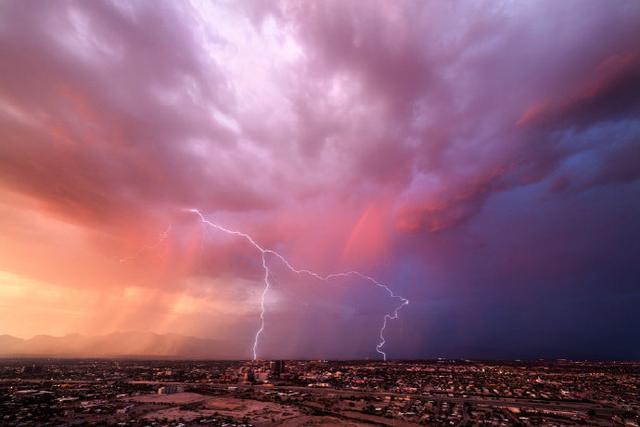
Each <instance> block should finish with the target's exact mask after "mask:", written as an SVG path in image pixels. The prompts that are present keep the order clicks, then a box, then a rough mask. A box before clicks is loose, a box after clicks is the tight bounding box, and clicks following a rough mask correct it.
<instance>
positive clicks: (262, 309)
mask: <svg viewBox="0 0 640 427" xmlns="http://www.w3.org/2000/svg"><path fill="white" fill-rule="evenodd" d="M185 210H186V211H187V212H192V213H195V214H196V215H198V217H199V218H200V221H201V222H202V223H203V224H205V225H208V226H210V227H212V228H214V229H216V230H218V231H221V232H224V233H227V234H230V235H234V236H239V237H242V238H244V239H245V240H247V241H248V242H249V243H250V244H251V245H252V246H253V247H254V248H256V249H257V250H258V251H259V252H260V254H261V256H262V268H263V269H264V288H263V290H262V296H261V299H260V327H259V328H258V330H257V331H256V334H255V337H254V340H253V347H252V351H253V360H256V359H257V358H258V343H259V341H260V336H261V335H262V333H263V332H264V328H265V320H264V314H265V309H266V307H265V299H266V296H267V293H268V292H269V288H270V287H271V283H270V282H269V276H270V271H269V266H268V263H267V254H269V255H273V256H275V257H277V258H278V259H280V261H282V263H283V264H284V265H285V267H287V268H288V269H289V270H290V271H292V272H293V273H295V274H305V275H308V276H311V277H313V278H315V279H317V280H321V281H323V282H328V281H330V280H331V279H335V278H339V277H349V276H356V277H359V278H361V279H363V280H365V281H368V282H370V283H372V284H374V285H376V286H377V287H379V288H382V289H384V290H385V291H386V292H387V293H388V294H389V296H390V297H391V298H393V299H397V300H400V304H398V305H397V306H396V307H395V309H394V310H393V312H392V313H387V314H385V315H384V318H383V320H382V326H381V327H380V332H379V334H378V336H379V338H380V341H379V342H378V344H377V345H376V352H378V353H379V354H381V355H382V358H383V360H385V361H386V360H387V353H385V352H384V351H383V350H382V348H383V347H384V345H385V343H386V340H385V337H384V331H385V329H386V327H387V322H388V321H389V320H395V319H397V318H398V312H399V311H400V309H401V308H402V307H404V306H405V305H407V304H409V300H408V299H406V298H404V297H401V296H400V295H396V294H395V293H394V292H393V291H392V290H391V288H389V287H388V286H387V285H385V284H383V283H380V282H379V281H377V280H376V279H374V278H373V277H371V276H367V275H366V274H363V273H360V272H359V271H347V272H342V273H331V274H328V275H325V276H323V275H321V274H318V273H316V272H314V271H311V270H307V269H297V268H295V267H294V266H293V265H292V264H291V263H290V262H289V261H288V260H287V259H286V258H285V257H284V256H283V255H281V254H280V253H279V252H276V251H274V250H272V249H268V248H264V247H262V246H261V245H260V244H258V243H257V242H256V241H255V240H254V239H253V238H252V237H251V236H250V235H248V234H246V233H242V232H240V231H236V230H231V229H228V228H226V227H223V226H221V225H219V224H216V223H213V222H211V221H209V220H208V219H207V218H205V216H204V215H203V214H202V213H201V212H200V211H199V210H198V209H194V208H190V209H185Z"/></svg>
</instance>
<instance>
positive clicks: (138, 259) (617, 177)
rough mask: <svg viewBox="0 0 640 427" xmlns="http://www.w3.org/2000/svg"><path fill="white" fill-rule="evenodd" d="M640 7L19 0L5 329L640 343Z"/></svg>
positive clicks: (0, 26)
mask: <svg viewBox="0 0 640 427" xmlns="http://www.w3.org/2000/svg"><path fill="white" fill-rule="evenodd" d="M639 22H640V3H638V2H635V1H597V0H588V1H570V0H566V1H536V2H507V1H504V2H503V1H488V2H471V1H461V2H445V1H415V2H414V1H364V0H363V1H355V0H353V1H299V2H298V1H272V2H267V1H242V2H226V1H221V2H206V1H192V2H186V1H185V2H177V1H175V2H174V1H166V2H165V1H153V2H152V1H138V2H124V1H84V2H80V1H77V2H76V1H3V2H0V334H3V335H6V336H2V337H0V354H1V355H14V356H15V355H18V356H19V355H31V356H33V355H57V356H65V355H66V356H115V355H131V356H136V355H137V356H143V355H146V356H163V357H170V356H175V357H181V358H224V359H243V360H244V359H252V358H254V357H255V358H257V359H308V358H313V359H376V360H382V356H383V353H382V352H381V350H382V351H384V354H385V355H386V356H388V358H389V359H433V358H437V357H444V358H468V359H501V360H505V359H523V360H531V359H537V358H547V359H557V358H567V359H591V360H603V359H604V360H634V359H635V360H637V359H639V358H640V340H638V339H637V338H638V336H637V335H638V333H637V331H638V327H639V326H640V311H639V310H638V309H637V307H639V306H640V262H639V255H640V243H639V242H640V223H639V222H638V218H640V182H639V181H638V178H640V121H639V117H640V25H638V23H639ZM206 221H210V222H211V223H213V224H216V225H217V226H219V227H223V228H224V229H226V230H231V231H234V232H237V233H243V234H242V235H240V234H237V233H236V234H233V233H229V232H225V231H224V230H221V229H220V228H216V227H213V226H211V225H210V224H207V223H206ZM247 236H249V237H250V239H252V241H253V243H252V241H250V240H249V238H247ZM265 250H269V251H274V252H265ZM287 263H290V264H287ZM265 266H266V267H267V268H268V270H269V271H268V280H269V285H270V286H269V289H268V292H265V273H266V272H265ZM290 267H291V268H290ZM292 268H294V269H298V270H300V269H304V270H309V271H312V272H314V273H317V275H318V276H313V275H310V274H307V273H301V274H300V273H298V272H296V271H293V270H292ZM351 271H357V272H360V273H361V274H360V275H358V274H350V275H347V276H335V277H333V276H331V277H330V278H329V279H328V280H319V278H318V277H325V276H327V275H330V274H332V273H336V272H351ZM369 278H370V279H371V280H369ZM263 295H264V301H262V299H261V298H262V296H263ZM404 301H407V302H409V303H408V304H404ZM261 314H262V316H261ZM396 314H397V316H396ZM385 316H386V317H385ZM396 317H397V318H396ZM261 319H262V320H263V322H262V320H261ZM383 325H386V326H385V327H384V331H381V328H382V327H383ZM258 332H259V334H258V339H256V334H257V333H258ZM381 332H382V334H381ZM42 335H47V336H45V337H43V336H42ZM12 369H13V368H12ZM47 369H48V368H47ZM51 369H53V368H51ZM131 369H133V368H131ZM234 369H235V367H234ZM354 369H355V368H354ZM420 369H422V368H420ZM425 369H426V368H425ZM474 369H475V368H474ZM478 369H480V368H478ZM483 369H484V368H483ZM589 369H591V368H589ZM594 369H596V368H594ZM597 369H600V368H597ZM105 370H106V369H105ZM7 372H9V371H7ZM11 372H14V371H11ZM234 372H235V371H234ZM300 372H303V369H302V368H300ZM473 372H476V371H475V370H474V371H473ZM479 372H480V371H479ZM482 372H484V371H482ZM11 375H13V374H11ZM474 375H475V374H474ZM145 378H146V377H145ZM183 379H184V378H182V377H180V381H182V380H183ZM233 380H234V381H235V377H234V379H233ZM229 381H231V380H229ZM318 381H320V380H318ZM560 394H561V393H560V391H558V395H560ZM585 411H586V409H585Z"/></svg>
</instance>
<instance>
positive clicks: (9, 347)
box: [0, 332, 249, 359]
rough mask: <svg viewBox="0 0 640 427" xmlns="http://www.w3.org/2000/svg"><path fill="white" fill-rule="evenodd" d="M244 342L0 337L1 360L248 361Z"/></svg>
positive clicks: (145, 335) (127, 336) (138, 336)
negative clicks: (136, 358) (41, 357)
mask: <svg viewBox="0 0 640 427" xmlns="http://www.w3.org/2000/svg"><path fill="white" fill-rule="evenodd" d="M248 353H249V347H248V344H247V343H246V342H234V341H225V340H213V339H204V338H196V337H190V336H185V335H179V334H155V333H151V332H115V333H111V334H106V335H97V336H86V335H80V334H69V335H65V336H62V337H55V336H50V335H36V336H34V337H33V338H29V339H22V338H17V337H14V336H11V335H0V356H2V357H30V356H52V357H127V356H128V357H159V358H180V359H242V358H246V357H248Z"/></svg>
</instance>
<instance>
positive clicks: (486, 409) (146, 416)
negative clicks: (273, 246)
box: [0, 359, 640, 427]
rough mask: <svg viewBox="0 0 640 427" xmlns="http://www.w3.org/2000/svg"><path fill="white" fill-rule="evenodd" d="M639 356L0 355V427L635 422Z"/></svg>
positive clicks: (639, 407) (639, 405) (639, 416)
mask: <svg viewBox="0 0 640 427" xmlns="http://www.w3.org/2000/svg"><path fill="white" fill-rule="evenodd" d="M639 422H640V363H631V362H606V363H600V362H584V361H583V362H580V361H569V360H556V361H532V362H522V361H514V362H481V361H470V360H433V361H416V362H413V361H388V362H373V361H351V362H349V361H283V360H274V361H170V360H154V361H149V360H143V359H138V360H136V359H133V360H131V359H130V360H127V359H113V360H110V359H32V360H29V359H4V360H2V361H1V362H0V425H14V426H31V425H41V426H72V425H119V426H201V425H208V426H229V427H231V426H238V427H239V426H246V427H248V426H319V425H325V426H329V425H336V426H370V425H377V426H415V425H434V426H477V425H482V426H511V425H520V426H529V425H545V426H546V425H550V426H575V425H594V426H611V425H620V426H636V427H637V426H638V425H639Z"/></svg>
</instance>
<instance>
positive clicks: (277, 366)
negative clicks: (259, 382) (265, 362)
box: [269, 360, 284, 378]
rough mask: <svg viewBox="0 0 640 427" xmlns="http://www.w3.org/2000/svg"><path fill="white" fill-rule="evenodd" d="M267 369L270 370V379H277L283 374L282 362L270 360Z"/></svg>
mask: <svg viewBox="0 0 640 427" xmlns="http://www.w3.org/2000/svg"><path fill="white" fill-rule="evenodd" d="M269 369H270V370H271V377H272V378H278V377H279V376H280V374H282V373H283V372H284V360H272V361H271V362H270V363H269Z"/></svg>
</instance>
